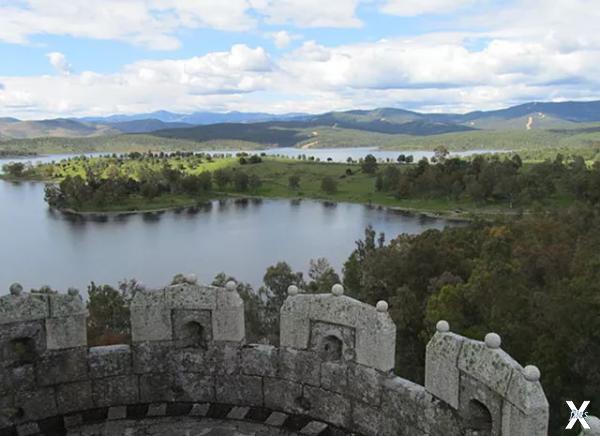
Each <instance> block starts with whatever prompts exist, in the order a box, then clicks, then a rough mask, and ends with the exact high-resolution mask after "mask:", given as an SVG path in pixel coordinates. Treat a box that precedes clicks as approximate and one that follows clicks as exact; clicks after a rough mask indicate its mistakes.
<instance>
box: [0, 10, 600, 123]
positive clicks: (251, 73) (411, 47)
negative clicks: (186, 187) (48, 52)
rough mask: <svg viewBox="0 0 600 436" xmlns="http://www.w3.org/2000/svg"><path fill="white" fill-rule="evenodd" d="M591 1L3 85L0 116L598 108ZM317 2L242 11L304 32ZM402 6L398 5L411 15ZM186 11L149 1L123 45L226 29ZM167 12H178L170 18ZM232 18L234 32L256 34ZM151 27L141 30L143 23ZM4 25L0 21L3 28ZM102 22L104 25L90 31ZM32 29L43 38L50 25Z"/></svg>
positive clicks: (325, 13)
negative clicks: (523, 105) (435, 28)
mask: <svg viewBox="0 0 600 436" xmlns="http://www.w3.org/2000/svg"><path fill="white" fill-rule="evenodd" d="M1 1H2V0H0V4H2V3H1ZM28 1H30V2H31V1H33V0H28ZM44 1H47V0H35V2H36V4H37V3H40V2H44ZM90 1H91V2H92V3H94V2H95V1H96V0H90ZM107 1H111V0H107ZM122 1H123V2H126V3H127V2H130V3H132V4H133V3H136V1H134V0H122ZM233 1H234V2H235V1H240V2H241V4H245V2H243V1H242V0H233ZM365 1H366V0H365ZM435 1H438V0H435ZM483 1H484V2H485V1H486V0H483ZM596 1H597V0H552V1H551V2H547V3H545V4H544V7H543V8H540V7H539V4H538V3H537V2H536V1H535V0H516V3H517V5H516V6H511V7H505V6H502V7H498V6H494V3H492V2H487V3H488V6H489V7H491V8H493V9H488V10H487V11H486V12H485V13H484V12H481V15H468V16H464V17H462V18H461V20H462V21H461V22H460V25H458V24H457V25H456V26H455V27H453V28H456V29H459V30H457V31H453V32H429V33H422V34H417V35H415V36H411V37H406V38H388V39H381V40H379V41H372V42H362V43H352V44H344V45H337V46H327V45H324V44H322V43H319V42H318V41H305V42H304V43H303V44H302V45H301V46H300V47H297V48H295V49H294V50H293V51H288V52H284V53H282V54H281V53H280V54H279V55H277V56H273V55H272V56H269V54H268V53H267V52H266V51H265V50H264V49H263V48H261V47H255V48H251V47H248V46H246V45H234V46H233V47H231V49H230V50H228V51H220V52H212V53H208V54H206V55H204V56H197V57H191V58H189V59H181V60H151V61H150V60H148V61H139V62H135V63H132V64H130V65H127V66H125V67H123V68H122V69H121V70H120V71H118V72H116V73H113V74H98V73H94V72H83V73H80V74H73V73H71V74H70V75H64V74H61V75H55V76H40V77H0V83H2V84H4V89H2V88H1V87H0V116H1V115H9V116H10V115H17V116H23V117H28V118H31V117H33V116H38V115H39V116H58V115H62V116H66V115H92V114H110V113H115V112H129V113H132V112H142V111H144V112H145V111H151V110H157V109H168V110H178V111H194V110H217V111H218V110H251V111H272V112H288V111H294V112H296V111H308V112H321V111H328V110H334V109H335V110H338V109H350V108H357V107H376V106H396V107H407V108H411V109H417V110H419V109H420V110H433V111H442V110H473V109H489V108H497V107H501V106H505V105H510V104H516V103H520V102H523V101H528V100H564V99H592V98H598V99H600V62H598V60H599V59H600V34H598V33H594V32H590V31H589V29H591V28H594V26H596V25H597V22H598V21H600V8H597V7H596V8H594V2H596ZM149 2H150V0H148V2H145V3H147V4H150V3H149ZM323 3H324V5H323V10H322V15H321V16H320V17H316V16H315V13H314V11H315V8H316V7H317V2H316V1H314V0H307V1H305V2H303V3H300V2H296V1H292V0H282V1H281V2H276V1H274V0H248V4H247V5H246V7H247V8H248V10H254V11H258V13H259V15H260V16H261V17H263V18H260V17H258V18H256V16H255V18H254V19H257V20H261V19H265V20H267V21H271V22H285V23H293V24H295V25H302V26H311V25H317V23H318V22H319V20H324V21H327V20H330V19H333V18H332V17H333V16H334V15H335V13H334V12H332V11H331V10H330V9H329V4H325V2H323ZM356 3H357V2H356V1H343V0H333V1H332V2H331V4H337V6H340V5H342V7H341V9H340V11H336V12H337V13H338V15H339V16H340V17H341V22H342V23H344V22H346V24H350V25H356V24H359V23H357V22H354V21H353V20H355V19H356V18H355V8H356ZM167 4H168V5H170V6H169V8H171V9H168V8H167V6H166V5H167ZM373 4H375V5H377V3H372V5H373ZM410 4H411V2H410V1H408V0H407V1H406V2H404V5H405V6H406V7H407V8H408V5H410ZM412 4H414V3H412ZM453 4H454V5H456V2H453ZM194 5H195V2H194V3H191V2H190V3H188V1H187V0H179V1H176V0H152V7H153V8H154V9H153V10H156V11H164V14H165V17H166V18H165V19H162V20H159V21H160V22H159V23H158V24H156V26H158V27H157V28H156V29H158V31H156V32H155V31H151V32H145V30H143V29H141V30H140V27H139V26H138V25H137V24H132V27H131V29H130V30H131V32H130V34H128V35H125V34H124V33H122V37H123V38H124V39H127V38H137V39H139V40H144V38H146V40H147V41H153V42H154V43H157V42H160V41H161V39H160V38H162V37H164V38H167V39H166V40H162V41H163V42H168V41H169V38H171V37H172V34H171V33H170V32H171V30H170V29H173V28H174V27H173V26H174V25H173V26H172V25H171V21H170V20H175V22H177V23H182V22H184V23H187V24H186V25H189V26H192V25H196V24H198V23H199V21H200V20H204V21H203V22H206V20H208V19H209V18H208V16H209V15H210V16H211V17H212V18H211V20H213V21H212V22H213V23H221V24H219V25H224V24H223V23H225V21H227V20H228V18H227V17H226V16H225V15H218V16H220V17H221V18H219V20H221V21H219V20H217V18H215V17H217V15H211V14H207V15H206V16H203V17H202V16H199V15H198V10H196V9H193V7H194ZM302 5H305V7H306V10H305V11H303V10H302V7H301V6H302ZM61 7H63V6H61ZM64 7H66V6H64ZM132 7H133V6H132ZM215 7H216V6H215ZM375 7H376V6H375ZM173 8H178V9H177V10H178V11H179V12H178V13H177V14H175V15H174V14H173V11H172V9H173ZM223 10H226V9H223ZM407 10H408V9H407ZM182 11H187V12H186V13H185V14H184V13H183V12H182ZM412 11H413V12H415V11H416V10H415V9H413V10H412ZM469 11H470V10H469ZM95 13H96V14H100V12H99V11H97V10H96V11H95ZM415 13H416V12H415ZM478 14H479V12H478ZM200 15H202V14H200ZM244 16H245V15H244ZM240 17H241V16H239V15H238V18H235V19H233V20H232V21H231V22H230V24H231V23H234V22H237V23H238V24H242V25H252V22H251V21H250V22H248V21H244V20H245V19H247V17H246V18H240ZM492 17H493V18H494V20H492V19H491V18H492ZM154 18H155V17H153V16H152V15H150V16H149V17H147V19H144V20H145V21H144V20H142V21H144V22H146V23H150V24H151V23H153V21H152V20H153V19H154ZM3 19H4V18H2V15H1V14H0V22H1V21H2V20H3ZM103 20H104V18H102V15H101V14H100V15H99V18H98V22H102V21H103ZM84 21H85V20H84ZM11 22H12V21H11ZM123 23H127V18H123V22H121V23H120V24H119V25H118V26H115V29H114V32H125V31H124V30H123V28H122V26H123ZM150 24H149V26H150ZM37 25H38V26H46V27H44V28H50V27H47V26H49V24H48V23H46V24H43V23H38V24H37ZM135 26H138V27H135ZM161 26H163V27H161ZM463 28H466V29H469V30H468V31H462V30H461V29H463ZM156 29H155V30H156ZM472 29H478V30H476V31H475V30H472ZM479 29H483V30H479ZM88 31H89V32H92V30H91V29H88ZM2 32H4V28H3V27H2V25H0V35H1V34H2ZM15 35H16V34H15ZM15 35H13V36H15ZM132 35H133V36H132ZM260 35H265V34H264V33H260ZM311 35H313V37H314V34H313V33H312V32H311ZM269 37H271V38H273V39H274V40H275V42H277V40H279V45H281V46H285V45H286V43H287V44H289V40H290V39H293V38H294V37H295V35H294V34H293V33H291V32H290V31H288V30H283V31H282V32H275V33H274V34H270V35H269ZM140 38H141V39H140ZM156 38H159V39H156ZM175 42H177V41H176V40H175ZM167 45H168V44H167ZM277 53H279V52H277ZM50 60H51V61H52V59H50ZM55 61H56V62H53V63H54V64H56V65H58V67H57V68H58V70H59V71H67V70H68V67H65V66H64V65H65V64H66V60H64V59H63V61H64V63H63V62H61V61H59V60H56V59H55ZM60 65H63V67H62V68H61V67H60Z"/></svg>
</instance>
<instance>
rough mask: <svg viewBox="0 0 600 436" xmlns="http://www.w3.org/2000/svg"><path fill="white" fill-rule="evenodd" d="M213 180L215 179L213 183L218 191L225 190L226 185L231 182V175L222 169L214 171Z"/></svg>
mask: <svg viewBox="0 0 600 436" xmlns="http://www.w3.org/2000/svg"><path fill="white" fill-rule="evenodd" d="M213 178H214V179H215V183H216V184H217V186H218V187H219V189H225V188H226V187H227V185H228V184H229V183H230V182H231V175H230V174H229V172H228V171H225V170H223V169H219V170H216V171H215V172H214V173H213Z"/></svg>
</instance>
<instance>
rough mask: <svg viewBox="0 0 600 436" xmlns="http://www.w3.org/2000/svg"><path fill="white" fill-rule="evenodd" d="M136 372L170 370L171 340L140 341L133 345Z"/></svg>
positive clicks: (134, 370)
mask: <svg viewBox="0 0 600 436" xmlns="http://www.w3.org/2000/svg"><path fill="white" fill-rule="evenodd" d="M131 350H132V353H133V354H132V357H133V372H134V373H135V374H146V373H150V372H153V373H157V372H168V370H169V356H170V353H171V351H172V343H171V342H140V343H137V344H134V345H133V346H132V347H131Z"/></svg>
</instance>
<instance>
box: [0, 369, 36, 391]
mask: <svg viewBox="0 0 600 436" xmlns="http://www.w3.org/2000/svg"><path fill="white" fill-rule="evenodd" d="M35 388H36V379H35V369H34V366H33V364H26V365H22V366H17V367H10V366H9V367H7V368H2V367H0V395H2V394H8V393H10V394H12V393H14V392H17V391H32V390H35Z"/></svg>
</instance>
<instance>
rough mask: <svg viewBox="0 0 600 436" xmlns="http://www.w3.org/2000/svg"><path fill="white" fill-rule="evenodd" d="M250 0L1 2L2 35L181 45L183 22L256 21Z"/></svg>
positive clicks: (236, 26)
mask: <svg viewBox="0 0 600 436" xmlns="http://www.w3.org/2000/svg"><path fill="white" fill-rule="evenodd" d="M249 8H250V5H249V1H248V0H227V1H220V0H202V1H195V0H70V1H68V2H64V1H58V2H57V1H53V0H24V1H22V2H17V3H15V5H14V6H13V5H11V6H8V5H6V6H4V5H3V3H0V41H6V42H11V43H25V42H27V41H28V39H29V37H30V36H32V35H38V34H53V35H70V36H75V37H85V38H94V39H111V40H121V41H127V42H130V43H133V44H137V45H143V46H146V47H150V48H153V49H159V50H163V49H164V50H169V49H174V48H177V47H179V45H180V42H179V40H178V39H177V38H176V37H175V36H174V34H175V33H176V31H177V30H179V29H180V28H200V27H207V28H214V29H219V30H230V31H242V30H248V29H251V28H253V27H254V26H255V20H254V19H253V18H252V17H250V16H249V15H248V13H247V12H248V10H249Z"/></svg>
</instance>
